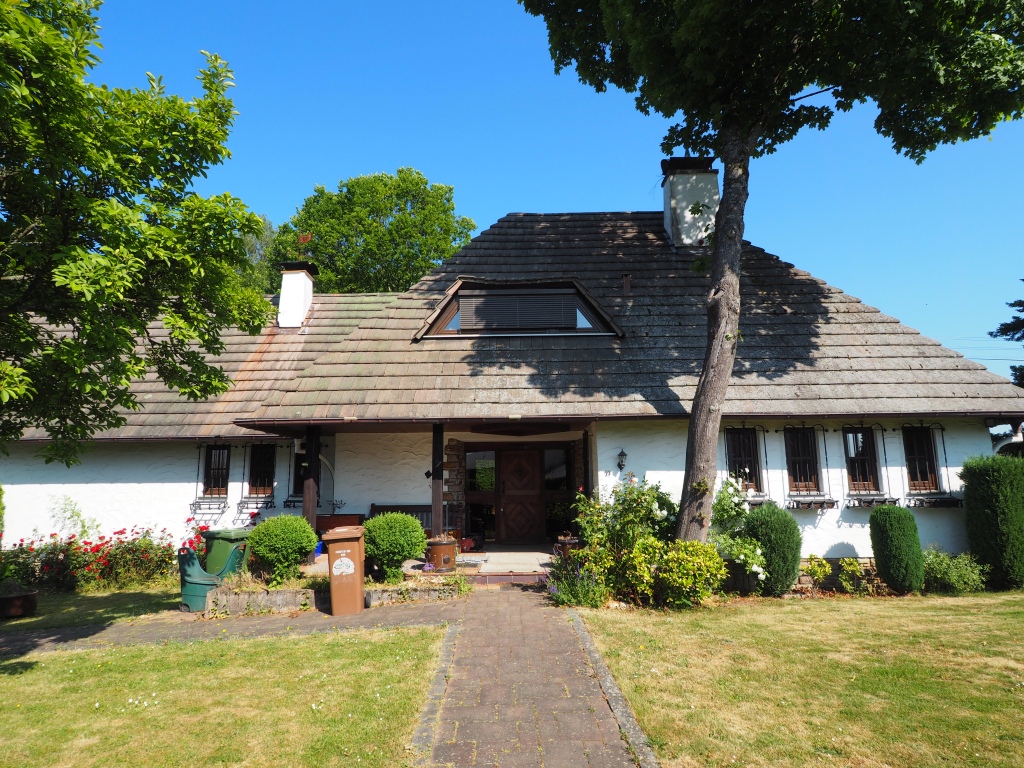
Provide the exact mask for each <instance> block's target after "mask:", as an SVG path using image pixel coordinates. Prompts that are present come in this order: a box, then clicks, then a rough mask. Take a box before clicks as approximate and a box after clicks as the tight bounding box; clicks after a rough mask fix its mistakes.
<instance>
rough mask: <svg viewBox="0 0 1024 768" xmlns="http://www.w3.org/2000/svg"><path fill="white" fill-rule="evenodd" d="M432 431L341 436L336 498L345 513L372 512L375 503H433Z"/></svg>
mask: <svg viewBox="0 0 1024 768" xmlns="http://www.w3.org/2000/svg"><path fill="white" fill-rule="evenodd" d="M430 453H431V436H430V433H429V432H426V433H424V432H406V433H397V434H379V435H378V434H361V435H356V434H353V435H345V434H342V435H338V436H337V439H336V445H335V450H334V467H335V474H336V475H337V486H336V487H337V493H336V494H335V498H338V499H342V500H343V501H344V502H345V506H344V507H343V508H342V510H341V511H342V512H350V513H358V514H362V515H365V514H369V511H370V505H371V504H395V503H397V504H429V503H430V498H431V497H430V480H428V479H427V478H426V477H424V475H423V473H424V472H426V471H427V470H428V469H430Z"/></svg>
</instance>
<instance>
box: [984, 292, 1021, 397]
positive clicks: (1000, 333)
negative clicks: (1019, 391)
mask: <svg viewBox="0 0 1024 768" xmlns="http://www.w3.org/2000/svg"><path fill="white" fill-rule="evenodd" d="M1006 306H1008V307H1010V308H1011V309H1015V310H1017V312H1018V313H1020V314H1016V315H1014V316H1013V318H1012V319H1011V320H1008V321H1006V322H1005V323H1001V324H1000V325H999V327H998V328H996V329H995V330H994V331H992V332H991V333H989V336H991V337H993V338H995V339H1008V340H1009V341H1024V299H1021V300H1020V301H1011V302H1010V303H1009V304H1007V305H1006ZM1010 371H1011V372H1012V374H1013V383H1014V384H1016V385H1017V386H1018V387H1024V365H1011V366H1010Z"/></svg>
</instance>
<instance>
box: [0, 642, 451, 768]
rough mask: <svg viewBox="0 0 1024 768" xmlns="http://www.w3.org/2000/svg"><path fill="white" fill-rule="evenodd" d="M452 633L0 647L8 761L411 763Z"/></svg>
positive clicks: (2, 758) (1, 752) (1, 739)
mask: <svg viewBox="0 0 1024 768" xmlns="http://www.w3.org/2000/svg"><path fill="white" fill-rule="evenodd" d="M443 632H444V630H443V629H441V628H439V627H430V628H417V629H395V630H387V631H383V630H375V631H358V632H345V633H337V634H323V635H312V636H306V637H287V638H259V639H249V640H239V639H225V640H220V641H211V642H197V643H194V644H190V643H174V644H169V645H165V646H129V647H120V648H111V649H109V650H102V651H100V650H96V651H92V650H90V651H78V652H74V651H64V652H57V653H40V654H32V655H29V656H25V657H22V658H20V659H17V660H0V766H12V768H13V766H18V767H19V768H24V767H26V766H76V767H77V766H110V765H146V766H181V765H188V766H191V765H196V766H210V765H217V766H221V765H245V766H284V765H287V766H304V765H309V766H342V765H344V766H350V765H359V766H366V767H367V768H374V767H376V766H380V767H383V766H395V765H402V764H404V763H405V762H406V761H407V760H408V758H409V753H408V752H407V751H406V745H407V744H408V743H409V739H410V738H411V736H412V732H413V728H414V726H415V722H416V718H417V716H418V714H419V712H420V709H421V708H422V704H423V701H424V697H425V695H426V691H427V687H428V683H429V680H430V678H431V676H432V674H433V671H434V669H435V667H436V665H437V659H438V653H439V649H440V642H441V637H442V635H443Z"/></svg>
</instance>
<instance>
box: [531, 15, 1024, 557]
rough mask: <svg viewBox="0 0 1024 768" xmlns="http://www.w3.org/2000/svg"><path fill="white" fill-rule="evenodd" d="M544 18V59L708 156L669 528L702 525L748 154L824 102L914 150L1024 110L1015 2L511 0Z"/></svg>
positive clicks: (728, 348)
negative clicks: (714, 197)
mask: <svg viewBox="0 0 1024 768" xmlns="http://www.w3.org/2000/svg"><path fill="white" fill-rule="evenodd" d="M519 1H520V2H521V3H522V4H523V6H524V7H525V8H526V10H527V11H528V12H530V13H532V14H534V15H536V16H542V17H543V18H544V20H545V22H546V24H547V29H548V41H549V44H550V50H551V56H552V58H553V60H554V63H555V69H556V70H561V69H563V68H566V67H571V66H574V67H575V68H576V72H577V74H578V75H579V78H580V80H581V81H583V82H584V83H586V84H588V85H591V86H593V87H594V88H595V89H596V90H598V91H603V90H605V89H606V88H607V87H608V85H613V86H617V87H619V88H622V89H624V90H626V91H628V92H634V93H636V94H637V96H636V105H637V108H638V109H640V110H641V111H642V112H644V113H649V112H651V111H652V110H653V111H656V112H658V113H660V114H662V115H665V116H666V117H669V118H671V119H678V120H679V122H678V123H676V124H675V125H673V126H672V127H671V128H670V129H669V131H668V133H667V135H666V136H665V138H664V141H663V142H662V149H663V150H664V151H665V152H666V153H667V152H670V151H671V150H672V149H674V148H675V147H684V148H685V149H687V150H689V151H693V152H696V153H698V154H702V155H712V156H716V157H718V158H719V159H720V160H721V161H722V164H723V166H724V178H723V184H722V199H721V204H720V205H719V208H718V212H717V215H716V219H715V233H714V234H715V237H714V251H713V256H712V259H711V287H710V291H709V292H708V296H707V300H706V301H707V311H708V336H707V348H706V351H705V357H704V364H703V368H702V371H701V376H700V379H699V381H698V384H697V388H696V391H695V394H694V400H693V406H692V409H691V418H690V423H689V433H688V438H687V444H686V446H687V447H686V480H685V485H684V488H683V499H682V505H681V514H680V523H679V535H680V537H683V538H697V539H701V540H703V539H704V538H705V537H706V536H707V531H708V526H709V524H710V522H711V500H712V493H711V491H712V489H713V487H714V483H715V472H716V461H715V458H716V445H717V440H718V432H719V427H720V426H721V413H722V405H723V404H724V402H725V397H726V392H727V389H728V384H729V378H730V376H731V374H732V368H733V364H734V362H735V359H736V345H737V343H738V339H739V338H740V334H739V332H738V331H739V316H740V291H739V284H740V256H741V252H742V247H743V228H744V211H745V208H746V202H747V195H748V189H749V167H750V158H751V157H757V156H759V155H763V154H767V153H770V152H772V151H774V150H775V148H776V147H778V145H779V144H782V143H784V142H786V141H789V140H790V139H792V138H793V137H794V136H795V135H796V134H797V133H798V132H799V131H800V129H801V128H804V127H813V128H819V129H821V128H825V127H826V126H827V125H828V124H829V121H830V120H831V118H832V116H833V115H834V113H835V110H837V109H838V110H849V109H851V108H852V106H853V105H854V104H856V103H858V102H866V101H868V100H871V101H873V102H874V103H875V104H876V105H877V107H878V117H877V119H876V120H875V128H876V130H878V131H879V133H881V134H882V135H884V136H886V137H888V138H889V139H890V140H891V141H892V144H893V147H894V148H895V149H896V150H897V151H899V152H902V153H903V154H905V155H906V156H907V157H909V158H911V159H913V160H915V161H916V162H921V160H923V158H924V157H925V155H926V154H927V153H928V152H929V151H930V150H932V149H934V148H935V147H936V146H937V145H938V144H942V143H950V142H956V141H961V140H964V139H970V138H974V137H976V136H981V135H984V134H986V133H988V132H990V131H991V130H992V129H993V128H994V127H995V126H996V125H997V124H998V123H999V122H1000V121H1002V120H1010V119H1016V118H1019V117H1020V116H1021V114H1022V111H1024V87H1022V83H1024V42H1022V29H1024V27H1022V21H1024V19H1022V16H1024V0H932V1H931V2H920V1H919V0H772V2H750V0H519Z"/></svg>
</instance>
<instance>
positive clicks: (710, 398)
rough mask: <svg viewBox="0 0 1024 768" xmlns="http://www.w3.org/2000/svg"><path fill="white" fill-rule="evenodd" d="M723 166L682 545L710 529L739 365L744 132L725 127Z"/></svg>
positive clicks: (746, 148)
mask: <svg viewBox="0 0 1024 768" xmlns="http://www.w3.org/2000/svg"><path fill="white" fill-rule="evenodd" d="M720 135H721V137H722V139H723V146H722V153H721V154H722V157H721V160H722V162H723V164H724V165H725V178H724V179H723V182H722V202H721V204H720V205H719V206H718V213H717V215H716V216H715V252H714V257H713V261H712V265H711V290H710V292H709V293H708V298H707V308H708V342H707V350H706V351H705V353H704V368H703V370H702V371H701V374H700V380H699V381H698V382H697V392H696V394H695V395H694V398H693V410H692V412H691V414H690V428H689V432H688V434H687V440H686V481H685V483H684V485H683V498H682V502H681V504H680V508H679V526H678V528H677V530H676V536H677V537H679V538H680V539H691V540H696V541H705V540H706V539H707V537H708V526H710V525H711V502H712V501H713V500H714V488H715V469H716V464H717V457H718V431H719V427H720V426H721V423H722V405H723V404H724V403H725V393H726V390H727V389H728V388H729V379H730V378H731V377H732V367H733V363H734V362H735V360H736V343H737V342H738V340H739V324H740V252H741V250H742V248H743V212H744V210H745V209H746V206H747V183H748V181H749V170H750V142H749V139H748V138H747V137H746V136H743V135H742V134H741V133H740V131H738V130H736V129H735V128H731V127H728V126H726V127H723V128H722V132H721V134H720Z"/></svg>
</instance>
